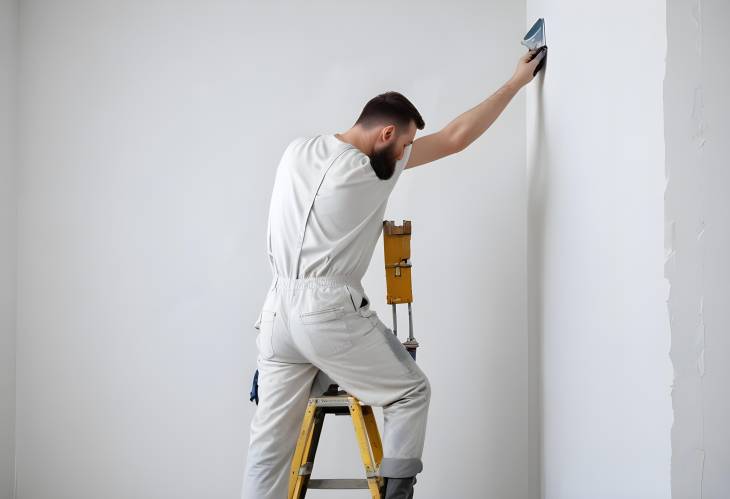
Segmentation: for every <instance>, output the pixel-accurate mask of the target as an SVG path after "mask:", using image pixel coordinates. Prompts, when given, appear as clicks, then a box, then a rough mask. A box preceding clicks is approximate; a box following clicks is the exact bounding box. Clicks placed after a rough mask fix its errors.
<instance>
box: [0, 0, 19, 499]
mask: <svg viewBox="0 0 730 499" xmlns="http://www.w3.org/2000/svg"><path fill="white" fill-rule="evenodd" d="M16 28H17V4H16V2H15V1H13V0H2V1H0V499H10V498H12V497H13V475H14V468H15V463H14V461H15V458H14V454H15V449H14V447H15V268H16V267H15V258H16V255H15V251H16V198H15V195H16V194H15V192H16V172H17V161H16V159H17V158H16V155H15V123H16V120H15V117H16V116H15V111H16V110H15V93H16V85H15V76H16V52H17V50H16V49H17V43H16V35H17V31H16Z"/></svg>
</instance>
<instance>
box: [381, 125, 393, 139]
mask: <svg viewBox="0 0 730 499" xmlns="http://www.w3.org/2000/svg"><path fill="white" fill-rule="evenodd" d="M380 135H381V136H382V137H383V140H384V141H388V140H390V139H391V137H393V136H394V135H395V125H388V126H386V127H384V128H383V130H382V131H381V132H380Z"/></svg>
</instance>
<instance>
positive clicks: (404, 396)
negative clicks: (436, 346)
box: [292, 312, 431, 478]
mask: <svg viewBox="0 0 730 499" xmlns="http://www.w3.org/2000/svg"><path fill="white" fill-rule="evenodd" d="M340 321H344V325H343V323H342V322H340ZM292 334H293V335H295V337H296V338H297V340H296V341H298V343H299V344H300V350H302V352H303V353H305V355H306V356H307V358H308V359H309V360H310V362H312V363H313V364H314V365H316V366H317V367H319V368H320V369H321V370H322V371H324V372H325V373H326V374H327V375H328V376H330V377H331V378H332V379H334V380H335V381H336V382H337V383H339V385H340V386H341V387H342V388H343V389H344V390H347V392H349V393H351V394H352V395H354V396H355V397H357V398H358V399H360V400H361V401H363V402H364V403H366V404H368V405H374V406H380V407H383V414H384V419H385V425H384V428H383V461H382V463H381V467H380V473H381V475H382V476H386V477H391V478H410V477H413V476H415V475H416V474H417V473H419V472H420V471H421V470H422V468H423V466H422V462H421V456H422V454H423V444H424V438H425V433H426V420H427V414H428V405H429V401H430V394H431V389H430V384H429V382H428V379H427V378H426V375H425V374H424V373H423V371H421V369H420V368H419V367H418V365H417V364H416V363H415V362H414V361H413V359H412V358H411V356H410V355H409V354H408V352H407V351H406V349H405V347H403V345H402V344H401V343H400V341H398V339H397V338H396V337H395V336H394V335H393V334H392V332H391V331H390V330H389V329H387V328H386V327H385V325H384V324H383V323H382V322H381V321H380V320H379V319H378V318H377V315H376V314H373V315H372V316H370V317H363V316H361V315H360V314H358V313H357V312H348V313H346V314H345V316H344V318H338V319H335V320H331V321H326V322H325V321H323V322H319V323H315V324H299V325H297V326H295V327H293V328H292Z"/></svg>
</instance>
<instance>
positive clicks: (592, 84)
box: [527, 0, 672, 499]
mask: <svg viewBox="0 0 730 499" xmlns="http://www.w3.org/2000/svg"><path fill="white" fill-rule="evenodd" d="M537 17H545V19H546V24H547V43H548V47H549V51H550V53H549V56H548V58H549V60H548V64H547V72H546V74H545V76H544V82H543V84H541V85H536V86H535V87H534V88H533V89H531V90H532V92H530V93H529V94H528V100H527V109H528V118H527V130H528V138H527V147H528V168H529V184H530V185H529V190H530V194H529V209H528V212H529V216H528V248H529V255H528V276H529V277H528V280H529V287H530V293H529V298H528V302H529V306H528V309H529V331H530V340H531V343H532V344H531V353H532V357H533V360H535V361H536V365H537V367H538V368H539V372H540V373H541V375H542V379H541V381H540V380H539V378H538V376H537V375H536V374H534V373H535V371H533V376H532V377H531V385H530V386H531V401H532V404H531V407H532V408H533V414H532V418H531V423H532V425H531V429H532V430H533V434H534V433H535V432H537V430H538V429H539V425H538V422H539V419H540V416H541V417H542V420H543V423H542V436H541V439H542V446H541V449H539V450H540V451H541V455H542V475H541V477H537V478H541V480H542V485H543V497H545V498H547V499H585V498H588V497H590V498H591V499H621V498H637V499H638V498H641V499H649V498H662V499H668V498H669V496H670V490H669V470H670V445H669V438H668V436H669V432H670V426H671V423H672V408H671V404H670V385H671V382H672V371H671V364H670V361H669V355H668V354H669V327H668V317H667V310H666V305H665V300H666V298H667V292H668V290H667V283H666V281H665V279H664V277H663V266H662V262H663V230H662V229H663V222H662V221H663V208H664V203H663V193H664V141H663V137H662V133H663V117H662V79H663V76H664V55H665V5H664V2H662V1H659V0H655V1H647V2H629V1H626V0H621V1H617V2H610V3H608V2H598V1H584V0H571V1H567V2H566V1H556V0H528V2H527V18H528V19H529V20H530V21H532V20H534V19H535V18H537ZM528 24H529V23H528ZM535 411H536V412H537V414H535ZM531 478H532V481H533V482H532V483H534V482H535V479H536V477H535V476H534V475H532V476H531Z"/></svg>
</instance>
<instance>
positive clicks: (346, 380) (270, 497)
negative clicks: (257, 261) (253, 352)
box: [243, 135, 430, 499]
mask: <svg viewBox="0 0 730 499" xmlns="http://www.w3.org/2000/svg"><path fill="white" fill-rule="evenodd" d="M410 149H411V146H408V147H407V148H406V150H405V151H404V154H403V157H402V159H401V160H399V161H398V162H397V164H396V170H395V173H394V174H393V176H392V177H391V178H390V179H388V180H380V179H379V178H378V177H377V176H376V175H375V172H374V171H373V169H372V167H371V166H370V163H369V158H368V157H367V155H365V154H363V153H362V152H361V151H359V150H358V149H356V148H355V147H353V146H352V145H350V144H347V143H345V142H343V141H341V140H339V139H338V138H337V137H335V136H334V135H320V136H317V137H313V138H302V139H297V140H295V141H293V142H292V143H291V144H289V146H288V147H287V149H286V151H285V152H284V155H283V156H282V159H281V162H280V164H279V167H278V169H277V173H276V180H275V182H274V190H273V194H272V199H271V206H270V210H269V222H268V230H267V238H268V241H267V245H268V251H269V257H270V264H271V268H272V272H273V274H274V278H273V281H272V284H271V288H270V289H269V292H268V293H267V295H266V298H265V301H264V305H263V307H262V310H261V313H260V315H259V318H258V320H257V321H256V324H255V326H254V327H256V328H257V329H258V330H259V331H258V334H257V337H256V344H257V347H258V359H257V364H258V369H259V397H260V399H259V405H258V407H257V409H256V413H255V415H254V417H253V420H252V422H251V433H250V443H249V449H248V458H247V461H246V470H245V476H244V483H243V498H244V499H285V498H286V495H287V487H288V480H289V466H290V462H291V458H292V455H293V452H294V447H295V445H296V440H297V436H298V431H299V428H300V425H301V422H302V418H303V416H304V411H305V409H306V406H307V401H308V399H309V396H310V393H313V394H316V395H319V394H321V392H322V391H323V390H324V389H326V388H327V385H328V383H329V379H328V378H331V380H334V381H335V382H336V383H338V384H339V385H340V387H341V388H342V389H344V390H346V391H347V392H349V393H350V394H352V395H354V396H355V397H357V398H359V399H360V400H361V401H363V402H364V403H366V404H369V405H374V406H380V407H383V413H384V420H385V426H384V428H383V450H384V457H383V462H382V465H381V468H380V474H381V475H382V476H385V477H391V478H406V477H412V476H415V475H416V474H417V473H419V472H420V471H421V469H422V463H421V455H422V452H423V443H424V436H425V432H426V418H427V412H428V405H429V399H430V385H429V382H428V379H427V378H426V376H425V374H424V373H423V372H422V371H421V369H420V368H419V367H418V365H417V364H416V363H415V362H414V361H413V359H412V358H411V356H410V355H409V354H408V352H407V351H406V349H405V348H404V347H403V345H401V343H400V342H399V341H398V339H397V338H396V337H395V336H394V335H393V332H392V331H391V330H390V329H388V328H387V327H386V326H385V325H384V324H383V322H381V320H380V319H379V318H378V316H377V313H376V312H375V311H373V310H370V307H369V305H368V303H369V299H368V298H367V295H366V293H365V291H364V290H363V288H362V285H361V282H360V281H361V279H362V276H363V274H364V273H365V270H366V269H367V266H368V264H369V263H370V259H371V257H372V253H373V249H374V247H375V244H376V243H377V240H378V237H379V235H380V232H381V229H382V222H383V214H384V211H385V207H386V205H387V201H388V196H389V195H390V192H391V191H392V189H393V187H394V185H395V182H396V181H397V179H398V176H399V175H400V174H401V172H402V171H403V168H404V167H405V164H406V162H407V161H408V156H409V154H410ZM323 374H324V375H326V376H323Z"/></svg>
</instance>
